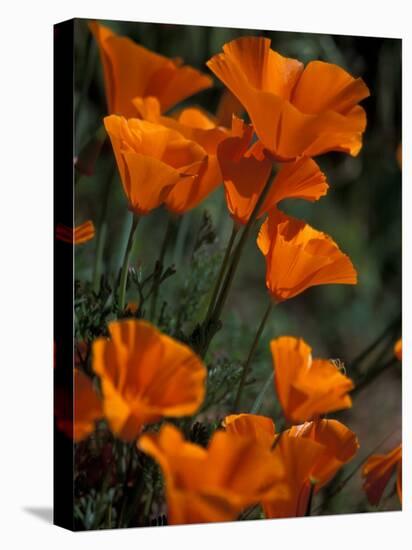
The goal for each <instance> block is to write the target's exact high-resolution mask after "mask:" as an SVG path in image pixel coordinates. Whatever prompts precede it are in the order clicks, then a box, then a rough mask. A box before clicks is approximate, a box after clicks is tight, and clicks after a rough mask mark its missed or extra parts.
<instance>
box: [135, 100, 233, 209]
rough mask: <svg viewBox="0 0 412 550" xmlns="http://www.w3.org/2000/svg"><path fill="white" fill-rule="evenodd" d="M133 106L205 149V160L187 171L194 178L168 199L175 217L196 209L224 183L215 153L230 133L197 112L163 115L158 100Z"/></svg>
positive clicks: (175, 188)
mask: <svg viewBox="0 0 412 550" xmlns="http://www.w3.org/2000/svg"><path fill="white" fill-rule="evenodd" d="M134 105H135V106H136V108H137V110H138V112H139V114H140V116H141V117H142V118H143V119H144V120H147V121H149V122H153V123H156V124H161V125H162V126H166V127H167V128H170V129H171V130H175V131H176V132H179V134H181V135H182V136H183V137H184V138H185V139H187V140H190V141H191V142H195V143H197V144H198V145H199V147H200V148H202V150H203V158H202V159H201V160H200V161H196V162H194V163H193V164H192V165H191V166H187V167H186V168H185V174H191V175H192V176H193V177H192V178H187V177H184V178H181V179H180V180H179V181H178V182H177V183H176V184H175V185H174V186H173V187H172V189H171V190H170V192H169V193H168V194H167V196H166V198H165V205H166V207H167V208H168V209H169V210H170V211H171V212H174V213H175V214H179V215H180V214H183V213H184V212H187V211H188V210H191V209H192V208H195V207H196V206H197V205H198V204H199V203H200V202H202V201H203V200H204V199H205V198H206V197H207V196H208V195H209V194H210V193H212V192H213V191H214V190H215V189H216V188H217V187H218V186H219V185H220V184H221V182H222V175H221V172H220V169H219V164H218V162H217V158H216V149H217V146H218V144H219V143H220V142H221V141H222V140H224V139H225V138H226V137H227V135H228V133H229V132H228V130H227V129H226V128H222V127H221V126H217V125H216V122H215V121H214V120H213V119H212V117H210V116H209V115H208V114H207V113H205V112H204V111H202V110H201V109H198V108H188V109H183V110H182V111H181V112H180V113H179V114H178V115H177V117H176V118H172V117H167V116H162V115H161V112H160V104H159V101H158V99H157V98H155V97H148V98H138V99H136V100H134Z"/></svg>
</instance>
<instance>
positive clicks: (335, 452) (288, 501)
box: [224, 414, 359, 518]
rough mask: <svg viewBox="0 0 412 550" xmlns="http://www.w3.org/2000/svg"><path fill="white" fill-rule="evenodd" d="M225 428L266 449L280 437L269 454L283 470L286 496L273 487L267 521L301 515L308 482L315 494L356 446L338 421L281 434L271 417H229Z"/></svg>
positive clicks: (265, 505) (266, 501)
mask: <svg viewBox="0 0 412 550" xmlns="http://www.w3.org/2000/svg"><path fill="white" fill-rule="evenodd" d="M224 425H225V427H226V430H227V431H228V432H229V433H230V434H232V435H233V436H238V437H239V436H241V437H251V438H253V439H254V440H255V442H256V443H258V444H259V445H262V446H264V447H265V448H267V449H270V448H272V446H273V442H274V441H275V439H276V438H279V439H278V440H277V442H276V445H275V446H274V449H273V451H272V452H273V454H274V456H276V457H277V458H278V459H279V460H280V461H281V462H282V464H283V466H284V467H285V469H286V479H287V483H288V487H289V494H287V495H285V494H284V493H282V492H281V491H279V490H278V487H276V486H274V487H273V489H272V491H271V492H270V493H269V494H268V496H267V497H265V499H264V501H263V503H262V504H263V509H264V511H265V515H266V517H268V518H281V517H283V518H284V517H297V516H303V515H304V514H305V513H306V510H307V506H308V501H309V495H310V491H311V483H313V484H314V490H315V491H318V490H319V489H320V488H321V487H322V486H323V485H324V484H325V483H327V482H328V481H330V479H331V478H332V477H333V476H334V475H335V474H336V472H337V471H338V470H339V469H340V468H341V467H342V466H343V465H344V464H346V463H347V462H349V460H351V459H352V457H353V456H354V454H355V453H356V451H357V449H358V447H359V445H358V441H357V438H356V435H355V434H354V433H353V432H352V431H350V430H349V429H348V428H346V426H344V425H343V424H341V423H340V422H338V421H337V420H320V421H319V420H318V421H316V422H306V423H305V424H302V425H300V426H293V427H292V428H291V429H289V430H286V431H285V432H283V433H282V434H281V435H280V434H276V433H275V426H274V424H273V422H272V420H271V419H270V418H267V417H265V416H258V415H254V414H240V415H231V416H228V417H226V418H225V420H224Z"/></svg>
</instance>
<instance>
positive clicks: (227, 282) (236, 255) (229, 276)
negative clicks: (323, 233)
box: [203, 177, 273, 356]
mask: <svg viewBox="0 0 412 550" xmlns="http://www.w3.org/2000/svg"><path fill="white" fill-rule="evenodd" d="M272 183H273V178H272V177H269V178H268V181H267V182H266V184H265V187H264V188H263V190H262V192H261V194H260V195H259V198H258V200H257V202H256V204H255V207H254V208H253V211H252V213H251V215H250V217H249V219H248V222H247V224H246V225H245V227H244V228H243V231H242V233H241V235H240V239H239V241H238V244H237V246H236V248H235V250H234V252H233V255H232V258H231V263H230V265H229V267H228V269H227V272H226V277H225V279H224V281H223V284H222V287H221V291H220V294H219V296H218V298H217V300H216V306H215V308H214V311H213V314H212V316H211V318H210V321H211V324H212V325H214V324H215V323H217V321H218V320H219V317H220V314H221V313H222V309H223V307H224V305H225V303H226V300H227V297H228V294H229V289H230V287H231V284H232V281H233V277H234V275H235V273H236V269H237V266H238V265H239V260H240V257H241V255H242V251H243V248H244V246H245V244H246V242H247V239H248V237H249V233H250V231H251V229H252V226H253V224H254V222H255V221H256V218H257V216H258V214H259V210H260V208H261V206H262V204H263V202H264V200H265V199H266V197H267V195H268V193H269V191H270V188H271V186H272ZM212 337H213V333H212V335H208V337H207V338H206V342H205V345H204V349H203V356H204V355H206V352H207V349H208V347H209V345H210V342H211V339H212Z"/></svg>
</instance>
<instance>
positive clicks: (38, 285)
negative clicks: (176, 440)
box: [0, 0, 412, 550]
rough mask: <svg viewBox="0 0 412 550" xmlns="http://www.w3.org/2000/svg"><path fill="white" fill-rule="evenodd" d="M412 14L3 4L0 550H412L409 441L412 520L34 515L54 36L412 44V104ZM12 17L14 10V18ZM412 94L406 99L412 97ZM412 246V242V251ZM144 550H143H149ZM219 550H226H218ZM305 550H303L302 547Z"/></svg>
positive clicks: (283, 7) (46, 463) (42, 497)
mask: <svg viewBox="0 0 412 550" xmlns="http://www.w3.org/2000/svg"><path fill="white" fill-rule="evenodd" d="M408 5H409V3H408V2H406V1H405V0H391V1H390V2H388V1H385V2H382V1H378V0H375V1H373V0H367V1H363V2H360V1H359V0H345V1H344V2H331V1H330V0H324V1H319V0H310V1H307V0H305V1H301V2H297V1H296V0H295V2H293V1H289V2H280V1H279V0H269V1H263V0H253V2H248V3H244V4H242V3H241V2H240V1H239V0H236V1H230V2H229V1H228V0H226V1H225V2H223V1H221V0H219V1H214V0H208V1H207V2H204V3H199V2H193V1H180V0H174V1H173V2H166V1H161V0H150V1H149V2H142V0H139V1H135V2H132V1H130V0H129V1H126V0H116V1H115V2H113V1H110V2H109V1H107V0H88V2H85V1H84V0H82V1H79V0H71V1H70V2H64V3H63V2H54V3H52V2H46V1H43V2H39V1H37V2H23V1H22V0H14V1H13V2H8V3H7V4H3V6H2V31H1V33H0V41H1V44H0V46H1V48H0V52H1V60H2V61H1V79H0V106H1V119H0V120H1V125H0V136H1V140H2V143H1V148H0V151H1V157H0V158H1V171H0V175H1V196H0V223H1V232H0V235H1V241H0V242H1V248H0V251H1V264H0V289H1V294H0V296H1V301H0V304H1V309H0V314H1V317H0V319H1V361H0V364H1V373H2V376H1V385H0V388H1V390H0V391H1V397H0V422H1V426H2V430H1V443H0V448H1V452H0V524H1V528H0V541H1V543H0V544H1V546H2V548H5V549H7V550H8V549H9V548H28V547H30V546H31V545H32V546H33V547H35V548H37V547H38V548H55V547H56V545H57V547H58V548H59V549H62V550H63V549H65V548H72V546H73V545H74V544H75V545H76V547H77V548H90V545H96V546H98V548H99V549H101V550H103V549H106V548H113V545H115V544H116V545H119V546H120V545H123V546H122V547H130V548H132V547H133V548H136V547H137V546H139V548H142V549H144V548H157V547H159V548H160V547H162V548H164V549H169V548H179V549H183V548H190V549H191V550H193V549H196V550H197V549H203V548H205V549H206V548H207V549H208V550H209V549H210V548H211V545H214V547H215V548H218V549H220V548H222V549H224V548H226V547H232V548H234V549H236V550H237V549H242V548H245V549H246V548H248V549H250V548H252V547H255V548H263V547H271V548H274V547H277V548H280V549H281V548H288V549H289V548H292V549H294V548H298V547H299V548H312V547H313V548H315V547H316V549H319V550H320V549H322V548H327V549H328V550H330V549H331V548H333V549H334V550H338V549H340V548H342V549H343V548H345V550H346V549H347V548H348V547H352V548H363V547H365V548H366V547H369V546H371V547H373V548H374V549H379V548H385V549H387V548H388V547H390V546H396V547H398V548H404V547H405V544H401V542H402V540H408V539H409V540H410V529H408V520H409V524H410V521H411V517H410V509H411V507H410V480H409V475H408V472H409V471H410V467H411V461H410V453H409V446H408V445H407V443H408V438H407V437H406V436H405V437H404V440H405V444H406V445H407V446H406V447H404V449H405V450H404V456H405V466H404V494H405V499H404V512H403V513H386V514H362V515H352V516H333V517H329V518H309V519H301V520H284V521H281V520H275V521H266V522H248V523H242V524H226V525H223V524H222V525H213V526H202V527H199V526H195V527H183V528H180V527H174V528H158V529H142V530H122V531H105V532H99V533H84V534H76V535H73V534H71V533H69V532H65V531H63V530H61V529H59V528H57V527H52V526H50V525H49V524H48V523H46V522H44V521H41V520H39V519H38V518H37V517H35V516H33V515H31V514H29V513H27V512H26V511H25V508H30V507H50V506H51V500H52V475H51V474H52V430H51V411H52V367H51V365H52V252H51V250H52V147H53V143H52V25H53V23H56V22H58V21H62V20H65V19H69V18H72V17H74V16H76V17H86V18H87V17H92V18H106V19H119V20H132V21H133V20H135V21H136V20H140V21H154V22H170V23H190V24H201V25H215V26H223V27H224V26H231V27H246V28H253V27H255V28H272V29H276V30H290V31H307V32H327V33H334V34H359V35H367V36H385V37H397V38H404V74H405V75H406V76H405V78H404V98H406V97H407V95H409V96H410V95H411V94H410V90H411V86H410V80H411V75H412V71H411V66H410V59H411V56H410V34H411V31H410V21H411V17H410V14H409V13H408ZM5 12H6V13H5ZM408 92H409V93H408ZM403 112H404V137H403V147H404V149H403V150H404V155H403V158H404V182H409V183H405V185H404V202H403V212H404V218H403V219H404V281H410V280H411V279H412V277H411V275H412V273H411V246H410V244H407V243H408V242H409V236H410V228H411V226H410V224H411V216H410V215H408V214H409V210H408V209H407V205H410V204H412V202H411V199H412V197H411V194H412V193H411V190H410V163H409V158H408V155H407V151H410V150H411V143H410V139H409V132H408V128H410V122H411V121H410V113H411V111H410V108H409V105H408V103H407V102H406V101H404V111H403ZM405 243H406V244H405ZM409 288H410V286H409V285H408V284H407V283H406V284H404V349H405V348H406V350H405V352H404V364H405V369H404V396H405V397H404V400H403V403H404V429H405V432H404V434H407V433H410V410H411V408H410V407H409V405H408V400H410V397H409V399H408V398H407V397H406V396H411V395H412V393H411V387H410V386H411V379H412V378H411V376H410V369H411V353H409V351H408V348H409V342H410V341H412V339H411V338H410V326H411V324H410V323H409V317H408V313H407V309H408V308H407V304H409V303H410V298H411V292H410V290H409ZM145 545H147V546H145ZM216 545H217V546H216ZM298 545H299V546H298Z"/></svg>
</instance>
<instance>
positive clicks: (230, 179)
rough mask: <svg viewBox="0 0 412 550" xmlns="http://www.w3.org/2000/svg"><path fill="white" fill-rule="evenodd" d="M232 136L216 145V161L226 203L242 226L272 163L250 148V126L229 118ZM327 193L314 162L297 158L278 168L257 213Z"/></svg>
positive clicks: (321, 176)
mask: <svg viewBox="0 0 412 550" xmlns="http://www.w3.org/2000/svg"><path fill="white" fill-rule="evenodd" d="M232 134H233V135H234V136H235V137H229V138H227V139H226V140H224V141H222V143H220V145H219V146H218V153H217V156H218V160H219V164H220V168H221V171H222V175H223V181H224V186H225V193H226V203H227V206H228V209H229V212H230V215H231V216H232V218H233V219H234V220H235V222H236V223H237V224H240V225H245V224H246V223H247V222H248V220H249V218H250V215H251V214H252V212H253V209H254V207H255V206H256V203H257V201H258V198H259V196H260V194H261V192H262V191H263V188H264V186H265V185H266V182H267V181H268V178H269V175H270V172H271V170H272V161H271V160H270V159H268V158H266V157H265V156H264V155H262V156H261V155H260V154H259V151H257V150H256V146H252V136H253V127H252V126H250V125H246V124H244V123H243V121H242V120H240V119H236V118H234V119H233V127H232ZM327 190H328V184H327V183H326V177H325V175H324V174H323V172H322V171H321V170H320V168H319V166H318V165H317V164H316V162H315V161H314V160H312V159H309V158H301V159H299V160H297V161H294V162H288V163H284V164H280V165H279V170H278V173H277V174H276V176H275V178H274V179H273V182H272V184H271V188H270V191H269V193H268V195H267V196H266V199H265V201H264V202H263V204H262V207H261V209H260V211H259V213H258V217H261V216H263V214H265V213H266V212H267V211H268V210H270V209H271V208H272V207H274V206H276V205H277V204H278V203H279V202H280V201H281V200H283V199H287V198H300V199H305V200H309V201H315V200H318V199H319V198H320V197H321V196H323V195H325V194H326V193H327Z"/></svg>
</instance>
